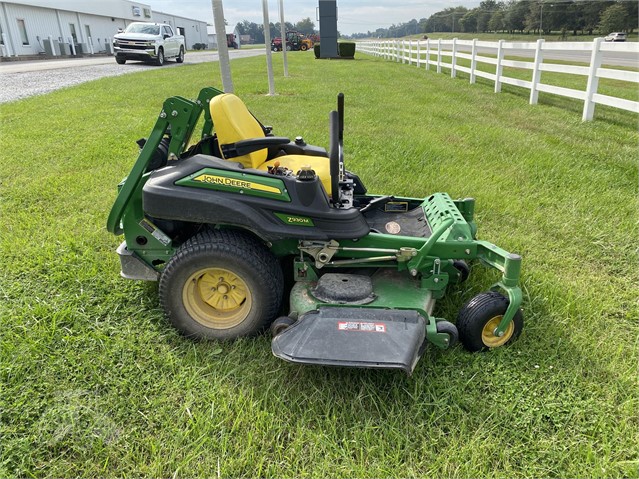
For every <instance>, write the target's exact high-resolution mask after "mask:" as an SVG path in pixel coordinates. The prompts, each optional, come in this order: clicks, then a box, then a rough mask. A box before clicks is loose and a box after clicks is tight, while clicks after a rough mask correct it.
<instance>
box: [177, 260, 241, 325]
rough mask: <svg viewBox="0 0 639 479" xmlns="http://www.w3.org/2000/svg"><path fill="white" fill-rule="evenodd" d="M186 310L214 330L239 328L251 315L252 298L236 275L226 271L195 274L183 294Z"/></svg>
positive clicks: (187, 283)
mask: <svg viewBox="0 0 639 479" xmlns="http://www.w3.org/2000/svg"><path fill="white" fill-rule="evenodd" d="M182 300H183V303H184V308H185V309H186V311H187V312H188V313H189V315H190V316H191V317H192V318H193V319H194V320H195V321H197V322H198V323H200V324H202V325H203V326H206V327H208V328H213V329H229V328H233V327H235V326H237V325H238V324H240V323H241V322H242V321H244V320H245V319H246V317H247V316H248V314H249V313H250V312H251V306H252V304H253V298H252V295H251V292H250V291H249V289H248V286H247V285H246V283H245V282H244V280H243V279H242V278H240V277H239V276H238V275H237V274H235V273H233V272H232V271H229V270H227V269H223V268H204V269H201V270H198V271H196V272H195V273H193V274H192V275H191V276H190V277H189V279H188V280H187V281H186V283H185V284H184V289H183V291H182Z"/></svg>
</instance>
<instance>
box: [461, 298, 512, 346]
mask: <svg viewBox="0 0 639 479" xmlns="http://www.w3.org/2000/svg"><path fill="white" fill-rule="evenodd" d="M509 304H510V301H509V300H508V298H506V297H505V296H504V295H502V294H500V293H497V292H494V291H489V292H487V293H480V294H478V295H477V296H475V297H474V298H472V299H471V300H470V301H468V302H467V303H466V304H464V306H462V308H461V310H460V311H459V315H458V316H457V329H458V330H459V340H460V341H461V343H462V344H463V345H464V348H466V349H467V350H468V351H470V352H476V351H487V350H488V349H492V348H497V347H500V346H505V345H507V344H510V343H512V342H513V341H514V340H515V339H517V337H518V336H519V335H520V334H521V331H522V329H523V328H524V315H523V313H522V312H521V309H518V310H517V312H516V313H515V317H514V318H513V320H512V321H511V322H510V324H509V325H508V327H507V328H506V331H505V332H504V335H503V336H501V337H497V336H494V335H493V334H492V332H493V331H494V329H495V328H496V327H497V326H498V325H499V323H500V321H501V319H502V317H503V315H504V314H505V313H506V309H507V308H508V305H509Z"/></svg>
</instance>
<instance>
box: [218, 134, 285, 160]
mask: <svg viewBox="0 0 639 479" xmlns="http://www.w3.org/2000/svg"><path fill="white" fill-rule="evenodd" d="M290 141H291V140H289V139H288V138H285V137H283V136H266V137H263V138H250V139H248V140H240V141H238V142H236V143H229V144H228V145H222V153H223V154H224V158H226V159H229V158H235V157H236V156H244V155H248V154H249V153H253V152H254V151H258V150H263V149H264V148H269V147H271V146H279V145H286V144H287V143H290Z"/></svg>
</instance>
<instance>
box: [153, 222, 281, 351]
mask: <svg viewBox="0 0 639 479" xmlns="http://www.w3.org/2000/svg"><path fill="white" fill-rule="evenodd" d="M283 289H284V280H283V275H282V270H281V268H280V265H279V263H278V261H277V259H276V258H275V256H274V255H273V254H272V253H271V252H270V251H269V250H268V248H267V247H266V246H265V245H263V244H262V243H261V242H259V241H258V240H257V239H255V238H254V237H252V236H250V235H249V234H248V233H244V232H242V231H236V230H220V231H206V232H203V233H200V234H197V235H196V236H194V237H193V238H191V239H189V240H188V241H187V242H185V243H184V244H183V245H182V246H181V247H180V248H179V249H178V251H177V252H176V253H175V255H174V256H173V257H172V258H171V260H170V261H169V262H168V263H167V265H166V267H165V268H164V271H163V273H162V276H161V278H160V291H159V294H160V302H161V304H162V307H163V308H164V311H165V313H166V315H167V317H168V318H169V320H170V321H171V323H172V324H173V326H175V327H176V328H177V329H178V330H179V331H180V332H181V333H182V334H184V335H185V336H188V337H193V338H202V339H218V340H227V339H235V338H238V337H241V336H252V335H255V334H257V333H259V332H261V331H263V330H264V329H265V327H266V326H267V325H268V324H269V323H270V322H271V321H272V320H273V318H274V317H275V316H276V315H277V313H278V311H279V309H280V305H281V303H282V295H283Z"/></svg>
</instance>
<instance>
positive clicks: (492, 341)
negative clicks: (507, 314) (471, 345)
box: [481, 315, 515, 348]
mask: <svg viewBox="0 0 639 479" xmlns="http://www.w3.org/2000/svg"><path fill="white" fill-rule="evenodd" d="M502 318H503V316H501V315H500V316H495V317H494V318H491V319H490V320H489V321H488V322H487V323H486V324H485V325H484V327H483V329H482V330H481V341H482V343H484V345H485V346H487V347H489V348H498V347H499V346H503V345H504V344H506V343H507V342H508V341H509V340H510V338H512V336H513V333H514V332H515V323H514V321H511V322H510V323H509V324H508V326H507V327H506V331H504V335H503V336H501V337H500V336H495V334H494V333H493V331H495V328H497V326H499V323H501V320H502Z"/></svg>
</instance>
